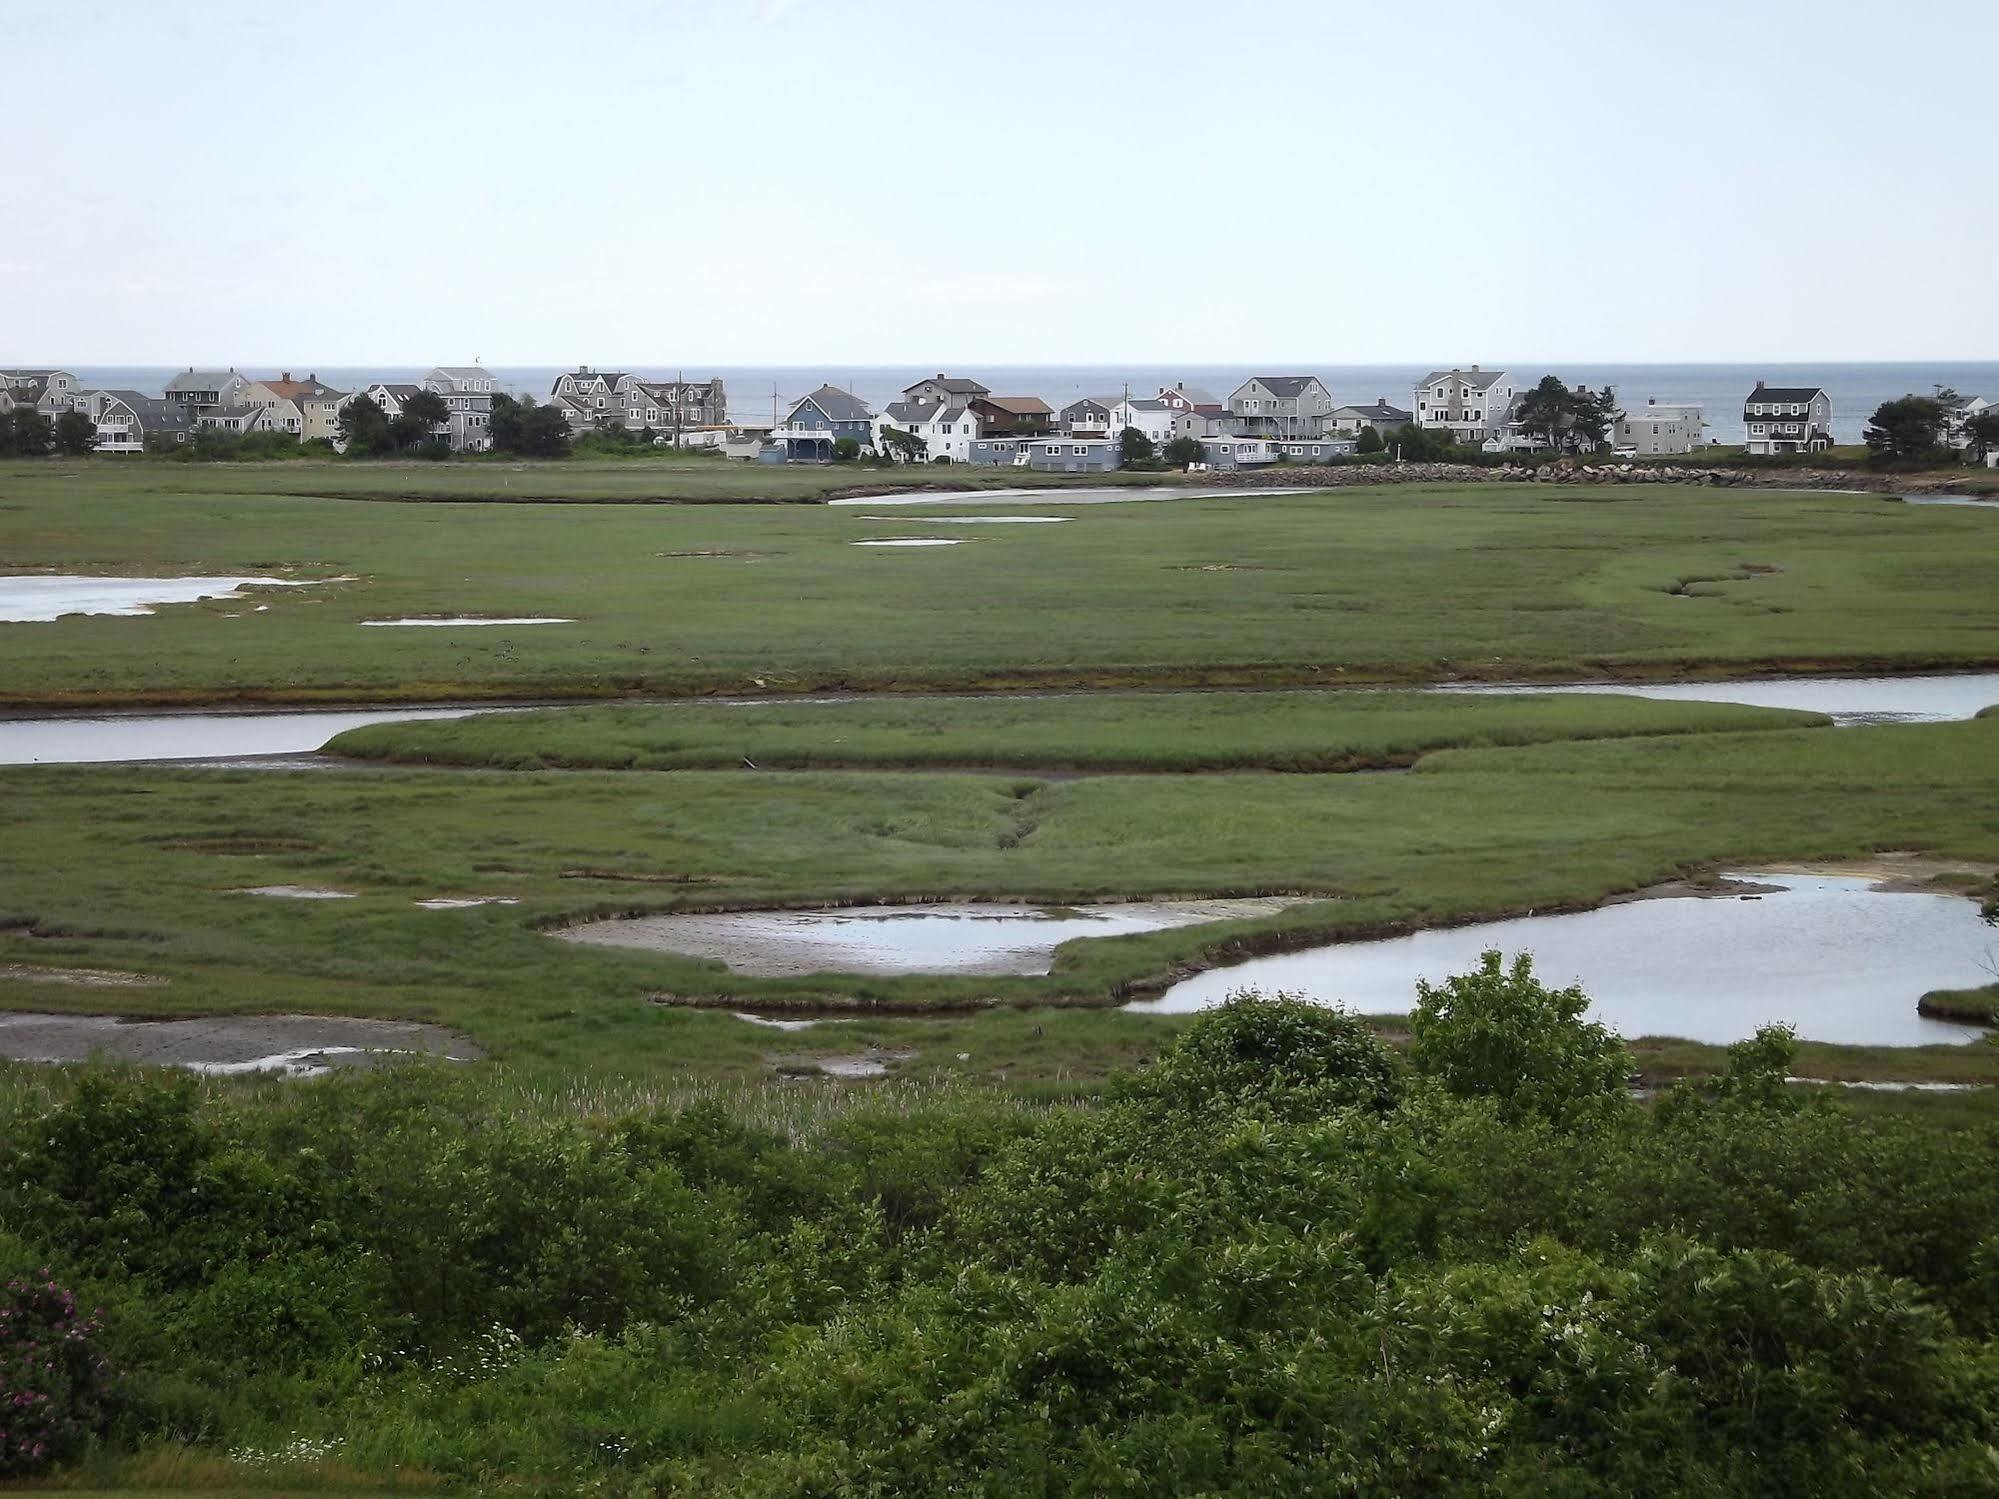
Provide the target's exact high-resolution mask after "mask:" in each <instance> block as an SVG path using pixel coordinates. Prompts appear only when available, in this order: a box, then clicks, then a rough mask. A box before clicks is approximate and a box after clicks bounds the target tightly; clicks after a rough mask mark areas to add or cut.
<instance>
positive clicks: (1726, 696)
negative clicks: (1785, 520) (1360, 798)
mask: <svg viewBox="0 0 1999 1499" xmlns="http://www.w3.org/2000/svg"><path fill="white" fill-rule="evenodd" d="M1429 690H1430V691H1432V692H1443V693H1453V692H1462V693H1470V694H1473V695H1480V694H1517V693H1523V692H1551V693H1568V692H1587V693H1606V692H1607V693H1612V694H1614V695H1617V696H1621V697H1649V698H1661V699H1668V700H1671V701H1674V702H1683V703H1684V702H1695V703H1744V704H1747V705H1748V706H1750V707H1754V708H1802V709H1804V710H1806V711H1807V712H1811V713H1824V714H1826V715H1827V716H1829V717H1830V718H1831V719H1832V721H1833V722H1834V723H1836V724H1839V725H1841V726H1842V727H1846V728H1851V727H1854V726H1855V725H1859V724H1872V723H1945V722H1951V721H1954V720H1957V719H1964V718H1976V717H1977V716H1978V713H1979V711H1980V710H1981V709H1983V708H1986V707H1989V706H1991V705H1992V704H1994V703H1999V672H1956V673H1952V674H1951V675H1948V676H1930V677H1771V678H1765V679H1761V680H1755V681H1741V682H1572V683H1564V684H1560V685H1554V686H1536V685H1533V684H1530V683H1515V682H1507V683H1500V684H1495V685H1491V686H1487V685H1484V684H1458V683H1453V684H1451V685H1449V686H1443V687H1432V688H1430V689H1429Z"/></svg>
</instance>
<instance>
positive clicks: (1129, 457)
mask: <svg viewBox="0 0 1999 1499" xmlns="http://www.w3.org/2000/svg"><path fill="white" fill-rule="evenodd" d="M1117 461H1118V467H1120V468H1130V467H1131V465H1133V464H1134V463H1150V462H1151V461H1152V439H1151V438H1149V437H1147V436H1146V435H1145V434H1144V433H1143V432H1141V431H1139V430H1138V428H1136V427H1126V428H1125V429H1124V431H1122V432H1120V433H1118V439H1117Z"/></svg>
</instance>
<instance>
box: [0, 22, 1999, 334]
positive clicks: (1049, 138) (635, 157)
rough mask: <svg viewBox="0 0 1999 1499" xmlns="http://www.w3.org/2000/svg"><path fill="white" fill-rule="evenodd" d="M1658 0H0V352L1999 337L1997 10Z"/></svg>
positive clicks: (1998, 55)
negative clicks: (1487, 0) (1418, 0)
mask: <svg viewBox="0 0 1999 1499" xmlns="http://www.w3.org/2000/svg"><path fill="white" fill-rule="evenodd" d="M1640 10H1641V8H1640V7H1627V6H1624V5H1621V4H1616V3H1606V0H1587V3H1569V0H1516V3H1513V4H1508V5H1496V6H1483V7H1472V6H1462V5H1444V6H1423V7H1416V6H1404V5H1401V4H1382V3H1379V0H1369V3H1366V4H1348V3H1344V0H1263V3H1259V0H1234V3H1217V0H1198V3H1181V0H1132V3H1124V4H1115V5H1107V4H1096V5H1089V4H1078V3H1072V0H1013V3H1010V4H1006V5H963V4H958V5H953V4H923V5H908V4H900V3H889V0H880V3H876V0H818V3H812V4H807V3H802V0H614V3H611V4H605V5H592V4H576V5H569V4H563V3H559V0H536V3H516V0H478V3H470V0H468V3H458V4H446V3H427V0H395V3H383V0H339V3H336V4H331V5H307V6H260V5H254V4H252V5H240V6H239V5H231V4H226V3H225V4H218V5H201V6H189V5H171V6H169V5H160V4H154V3H149V0H63V3H61V4H43V5H28V4H23V3H15V0H0V101H4V103H5V106H6V113H7V116H8V120H9V124H10V127H11V128H10V131H9V139H10V145H9V149H8V154H7V167H6V171H5V174H4V179H0V181H4V184H5V186H4V188H0V206H4V212H0V361H7V362H16V361H18V362H26V361H30V360H38V361H52V362H61V363H65V364H86V365H90V364H95V365H102V364H111V363H133V364H187V363H190V362H192V363H202V362H222V363H234V364H244V365H280V364H282V365H285V366H298V367H301V368H303V367H308V366H319V365H328V366H332V365H343V364H346V365H352V364H370V363H373V364H397V363H407V364H412V365H421V364H430V363H433V362H467V361H470V360H471V359H473V358H474V357H477V358H481V359H484V360H485V361H487V362H488V363H492V364H499V365H532V364H567V363H573V362H575V361H577V360H586V361H588V362H591V363H594V364H600V365H607V366H616V365H619V364H624V363H630V364H634V365H642V366H646V367H655V366H668V367H670V366H672V365H674V364H683V365H686V366H689V367H696V366H699V365H701V364H704V363H712V364H732V365H740V364H760V363H782V364H799V363H809V362H818V361H831V362H837V363H840V364H844V365H849V366H851V365H856V364H873V363H881V364H900V363H911V364H923V365H926V366H928V365H932V364H938V363H939V362H940V361H941V362H944V363H950V362H979V363H985V364H1001V363H1067V362H1075V363H1082V362H1087V363H1107V362H1113V361H1164V360H1180V361H1190V362H1235V361H1243V360H1257V359H1264V360H1268V359H1278V360H1286V361H1292V362H1301V363H1315V364H1327V363H1354V362H1368V361H1393V360H1410V361H1417V362H1429V361H1439V360H1443V361H1452V362H1456V361H1465V362H1469V361H1471V360H1475V359H1479V358H1481V357H1486V358H1511V359H1521V358H1530V357H1539V358H1567V359H1572V360H1585V361H1586V360H1620V361H1621V360H1631V361H1638V360H1716V361H1722V360H1736V359H1741V360H1787V359H1897V358H1909V359H1948V358H1963V359H1979V358H1993V357H1999V254H1995V249H1999V193H1995V191H1994V182H1995V178H1999V165H1995V158H1994V156H1993V154H1992V152H1993V147H1994V143H1995V141H1999V106H1995V103H1994V100H1995V92H1994V83H1993V71H1992V70H1993V68H1994V65H1995V58H1999V4H1993V3H1991V0H1961V3H1942V0H1902V3H1900V4H1897V5H1892V6H1883V5H1881V4H1879V3H1877V0H1867V3H1861V0H1792V3H1789V4H1763V5H1756V6H1745V5H1741V4H1739V3H1736V0H1712V3H1710V0H1679V3H1676V4H1666V5H1656V6H1646V7H1642V18H1641V15H1640ZM1431 13H1434V17H1433V15H1432V14H1431Z"/></svg>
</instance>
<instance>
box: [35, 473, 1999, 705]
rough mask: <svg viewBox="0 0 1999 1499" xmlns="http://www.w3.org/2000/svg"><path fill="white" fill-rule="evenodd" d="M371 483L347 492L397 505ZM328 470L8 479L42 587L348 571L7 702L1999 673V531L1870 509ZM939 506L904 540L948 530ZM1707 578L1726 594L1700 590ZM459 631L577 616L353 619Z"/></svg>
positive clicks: (172, 620)
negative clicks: (1686, 584) (1062, 499)
mask: <svg viewBox="0 0 1999 1499" xmlns="http://www.w3.org/2000/svg"><path fill="white" fill-rule="evenodd" d="M681 467H682V468H685V467H688V466H687V465H682V466H681ZM678 471H679V469H676V472H678ZM373 472H374V471H373V470H370V469H366V468H363V467H361V466H337V467H333V468H329V470H328V473H329V474H330V475H332V476H333V477H336V478H338V479H339V481H340V482H341V483H349V482H352V483H360V482H364V481H366V482H374V483H380V482H381V481H380V479H379V478H375V479H373V480H370V479H369V475H370V474H371V473H373ZM314 474H315V470H314V469H313V467H312V466H311V465H307V464H285V465H276V466H273V467H272V468H269V469H262V468H246V469H227V470H217V471H211V470H208V469H196V468H191V467H189V466H184V465H130V466H128V465H118V464H94V463H93V464H84V465H64V464H29V463H25V462H23V463H16V464H11V465H0V556H4V557H5V558H6V559H7V565H8V566H9V568H12V569H18V570H24V571H30V570H32V571H39V570H45V569H46V570H58V571H60V570H84V569H88V570H91V571H96V572H105V573H115V574H150V573H184V572H216V571H229V570H235V569H241V570H244V571H250V572H257V573H264V574H271V575H278V576H284V577H287V578H293V579H297V578H316V579H335V578H351V579H352V581H348V582H330V581H329V582H323V583H321V584H320V585H319V586H315V587H311V588H295V589H284V590H272V591H271V593H270V595H269V596H268V597H267V598H259V599H258V601H257V602H259V603H267V604H268V606H269V607H268V608H267V609H265V610H263V611H262V612H258V611H257V610H256V609H255V608H254V607H246V606H244V605H242V604H240V603H228V602H210V603H205V604H192V605H182V606H173V607H170V608H166V609H163V610H162V611H160V612H159V613H158V614H156V615H154V616H152V617H149V618H143V619H120V618H105V617H75V618H70V619H65V620H60V621H56V622H52V623H48V624H36V625H32V626H28V625H20V626H7V627H6V628H5V629H4V630H0V702H4V703H13V704H16V705H21V704H43V705H80V704H110V703H127V704H135V703H167V704H171V703H192V702H209V701H236V702H286V703H305V702H329V701H337V700H346V701H354V700H367V699H380V700H391V701H418V700H424V701H435V700H441V699H452V698H473V699H491V700H506V699H513V700H520V699H532V698H563V697H573V698H614V697H619V696H625V695H632V694H638V693H661V694H674V695H683V694H685V695H701V694H716V693H737V694H744V693H747V694H757V693H786V692H813V691H829V690H843V689H867V690H891V691H938V690H952V689H968V690H985V689H992V688H1007V687H1013V688H1035V687H1041V688H1047V687H1090V688H1099V689H1116V688H1120V687H1125V688H1129V687H1144V686H1185V685H1201V686H1214V687H1231V686H1238V687H1240V686H1282V685H1289V686H1323V685H1339V684H1342V683H1351V682H1395V681H1404V682H1406V681H1420V680H1433V679H1442V678H1451V679H1486V680H1491V679H1498V678H1509V677H1521V676H1525V677H1545V678H1550V679H1553V678H1561V677H1576V676H1582V675H1605V674H1609V675H1626V676H1633V677H1645V676H1671V675H1675V674H1680V673H1684V672H1689V671H1694V672H1707V673H1712V674H1719V675H1727V674H1736V675H1741V674H1745V673H1749V672H1752V671H1770V670H1812V671H1822V672H1826V671H1838V672H1855V671H1862V670H1900V671H1910V670H1922V669H1934V670H1943V669H1950V668H1954V667H1967V666H1977V665H1986V664H1990V663H1993V662H1995V661H1999V620H1995V619H1994V617H1993V614H1992V611H1991V610H1990V608H1989V607H1988V604H1989V600H1990V599H1991V598H1992V597H1993V595H1994V592H1995V589H1999V548H1994V547H1993V546H1992V545H1991V544H1990V543H1991V541H1992V537H1993V532H1992V525H1993V517H1992V516H1990V515H1988V514H1984V513H1981V512H1977V511H1974V510H1970V509H1964V508H1959V509H1952V508H1948V507H1929V508H1924V509H1918V508H1914V507H1909V506H1902V505H1892V504H1883V503H1881V502H1880V500H1879V499H1878V498H1875V497H1871V496H1845V495H1828V494H1791V493H1783V492H1755V493H1741V492H1735V491H1718V490H1709V489H1679V488H1673V487H1651V486H1648V487H1646V488H1645V489H1644V490H1643V491H1642V492H1641V493H1638V494H1637V497H1636V498H1634V494H1633V491H1631V490H1629V489H1624V490H1617V489H1604V490H1590V489H1582V488H1575V489H1570V488H1561V489H1539V488H1535V487H1532V486H1495V485H1486V486H1472V487H1450V486H1422V485H1408V486H1398V487H1392V488H1385V489H1381V490H1358V489H1357V490H1343V491H1337V492H1326V493H1319V494H1306V495H1271V496H1266V497H1258V498H1254V499H1246V500H1237V499H1226V498H1223V499H1188V500H1176V501H1173V502H1170V503H1159V504H1131V505H1097V506H1091V507H1087V508H1085V507H1078V508H1077V509H1075V510H1073V511H1071V512H1069V514H1070V516H1071V519H1070V520H1069V523H1068V524H1065V525H1059V526H986V527H963V526H943V527H938V528H936V529H938V530H940V531H950V532H953V533H958V534H959V537H960V539H961V540H963V541H964V542H965V544H964V545H961V546H955V547H947V548H937V549H920V550H915V551H898V550H896V549H893V548H887V549H884V548H874V549H870V548H864V547H852V546H848V545H847V544H846V543H847V542H849V541H851V540H854V539H856V537H857V536H862V535H866V534H868V523H867V522H865V521H863V520H862V519H860V518H859V516H858V513H857V512H855V511H852V510H846V509H829V508H825V507H822V506H815V505H784V506H767V505H753V504H717V505H706V506H674V505H666V506H635V505H573V504H561V503H554V502H553V500H554V499H555V497H557V496H559V495H561V494H563V493H572V494H573V493H575V492H577V491H578V490H579V489H580V488H582V487H585V486H589V485H599V484H601V485H609V486H612V487H617V486H623V485H628V484H630V483H632V482H634V481H635V479H642V478H644V477H645V474H646V471H645V470H644V469H641V468H634V467H632V466H628V465H604V466H602V468H601V470H600V469H598V468H594V467H591V466H587V465H583V466H555V467H552V468H549V469H540V468H532V469H528V470H523V471H522V472H521V473H519V474H509V473H508V471H506V470H503V469H497V468H496V469H494V470H492V471H491V472H490V474H489V471H488V470H486V469H485V468H484V467H482V466H466V467H464V468H462V469H461V468H458V467H448V468H446V469H445V470H443V471H442V472H439V473H436V474H434V475H431V476H430V480H434V482H435V483H437V484H438V485H441V486H445V487H447V488H449V487H451V486H459V487H461V488H462V487H463V486H465V485H467V484H469V483H471V482H473V481H475V480H479V479H480V477H481V476H482V475H487V476H488V477H487V479H486V482H489V483H490V482H492V478H491V475H492V474H499V475H505V476H507V477H509V478H510V479H517V480H518V481H519V483H520V484H521V485H524V486H529V487H531V488H533V489H534V490H536V491H537V493H538V496H539V497H540V498H546V499H548V500H550V501H551V502H550V503H525V504H507V505H489V504H480V503H464V504H450V505H442V504H439V505H426V504H410V505H377V504H364V503H358V502H356V501H355V500H352V499H341V498H324V497H314V496H311V495H306V494H300V493H298V492H296V490H295V488H293V489H287V487H286V486H296V485H297V484H298V483H299V482H300V480H301V478H302V477H303V478H305V479H312V478H313V476H314ZM427 482H428V481H427ZM744 482H745V483H751V482H754V483H756V484H759V485H762V484H773V483H779V482H789V481H788V480H780V479H779V478H776V477H767V476H764V475H748V476H746V477H745V479H744ZM1058 492H1059V491H1058ZM468 493H469V491H468ZM1051 502H1053V501H1051ZM922 508H923V507H916V508H915V510H913V511H912V513H911V514H909V515H908V516H906V517H898V519H897V522H896V529H897V530H898V532H903V533H906V534H917V535H921V534H923V529H924V526H925V524H926V522H925V516H924V514H923V513H922ZM969 508H970V509H971V510H972V511H973V512H975V513H976V511H977V510H979V509H981V508H985V507H980V506H978V505H976V504H973V505H971V506H970V507H969ZM964 509H965V507H960V509H959V510H957V511H955V512H954V511H952V510H949V509H946V510H944V511H942V512H940V513H943V514H951V513H964ZM968 531H976V532H978V533H980V534H977V535H974V536H969V537H968V536H964V535H963V533H965V532H968ZM1748 564H1753V565H1754V566H1755V567H1756V568H1759V569H1770V570H1769V571H1757V572H1747V571H1745V566H1746V565H1748ZM1685 578H1714V579H1721V580H1724V581H1720V582H1715V583H1708V584H1703V585H1701V587H1700V591H1699V593H1698V595H1696V596H1691V597H1690V596H1676V594H1675V592H1674V590H1675V589H1677V588H1678V587H1679V586H1680V580H1682V579H1685ZM459 614H490V615H502V616H510V617H511V616H521V617H558V618H569V619H574V620H575V621H576V623H575V624H573V625H561V626H548V627H542V628H521V629H506V628H486V629H467V630H462V631H461V630H451V629H439V630H364V629H359V628H357V625H358V622H359V621H361V620H363V619H371V618H408V617H416V616H423V615H459ZM232 616H233V617H232Z"/></svg>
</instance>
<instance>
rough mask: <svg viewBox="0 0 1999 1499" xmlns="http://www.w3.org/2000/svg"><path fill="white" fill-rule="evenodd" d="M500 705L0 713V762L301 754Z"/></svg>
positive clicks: (106, 761)
mask: <svg viewBox="0 0 1999 1499" xmlns="http://www.w3.org/2000/svg"><path fill="white" fill-rule="evenodd" d="M513 711H518V710H514V709H509V708H504V707H499V708H496V707H491V706H488V707H480V708H373V709H367V710H360V709H357V710H354V711H352V712H346V713H319V712H312V713H289V712H284V711H271V712H266V713H201V712H189V713H92V714H78V713H71V714H65V715H63V716H62V717H60V718H0V765H97V764H110V763H115V762H118V761H125V760H232V761H235V760H248V759H255V758H256V757H258V756H261V755H302V754H307V753H309V752H310V751H312V750H316V749H318V748H319V747H320V746H321V745H322V744H324V743H326V741H327V740H329V739H331V738H332V737H333V736H334V735H335V734H342V733H345V732H346V731H347V730H349V729H358V728H360V727H362V726H363V725H364V724H371V723H401V722H404V721H406V720H409V719H413V718H466V717H469V716H471V715H472V714H474V713H506V712H513Z"/></svg>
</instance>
